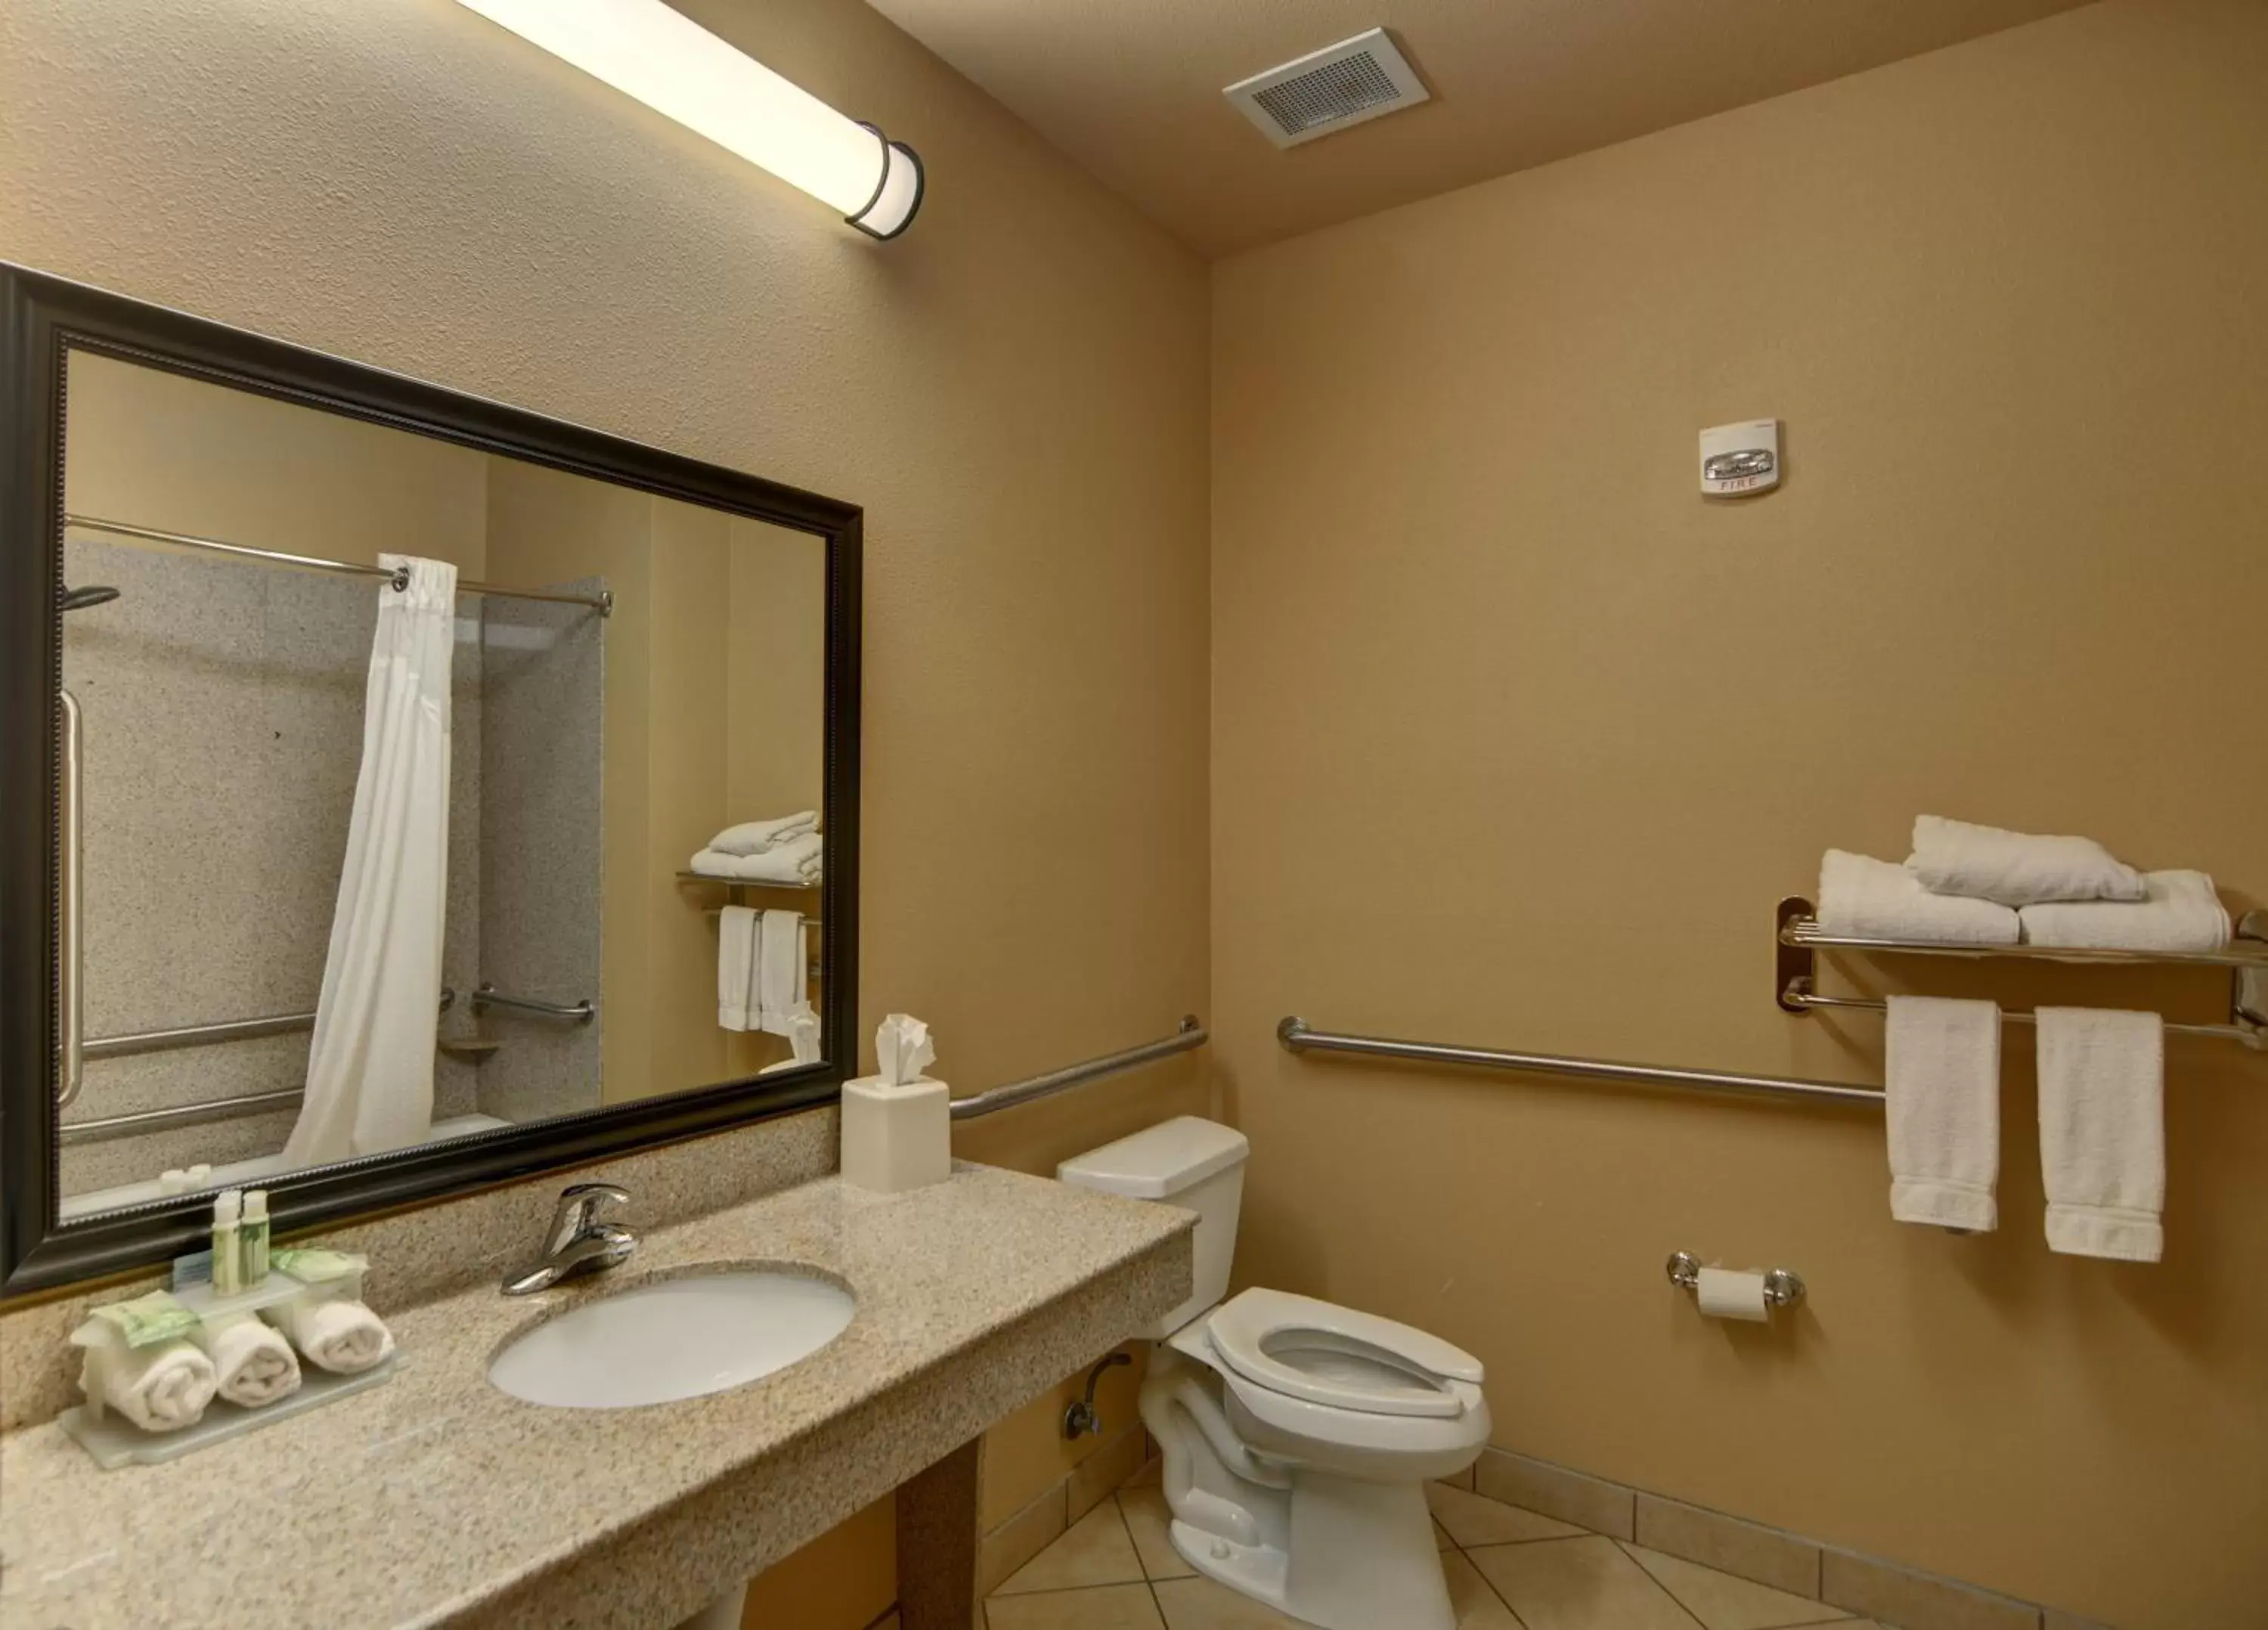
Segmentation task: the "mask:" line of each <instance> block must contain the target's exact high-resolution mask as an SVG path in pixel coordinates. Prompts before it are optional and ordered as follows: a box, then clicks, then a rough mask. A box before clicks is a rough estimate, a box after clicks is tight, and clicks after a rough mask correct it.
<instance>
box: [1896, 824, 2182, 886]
mask: <svg viewBox="0 0 2268 1630" xmlns="http://www.w3.org/2000/svg"><path fill="white" fill-rule="evenodd" d="M1906 866H1907V868H1908V869H1909V870H1911V872H1912V873H1913V874H1914V875H1915V876H1916V877H1918V878H1919V879H1921V883H1922V887H1923V888H1925V889H1928V890H1929V891H1930V892H1931V893H1932V894H1947V895H1965V896H1969V897H1970V898H1972V899H1977V900H1995V901H1998V902H1999V904H2002V905H2019V906H2021V905H2036V904H2040V903H2042V902H2043V901H2048V900H2139V899H2141V898H2142V897H2143V896H2142V874H2141V873H2139V872H2138V871H2136V870H2135V869H2134V868H2133V867H2131V866H2128V865H2125V864H2124V862H2122V861H2120V860H2119V859H2118V858H2117V856H2115V855H2113V854H2112V853H2111V852H2110V851H2109V850H2108V849H2105V848H2104V847H2103V846H2102V845H2101V844H2098V843H2096V842H2095V840H2094V839H2093V838H2091V837H2036V836H2035V835H2033V834H2032V833H2029V832H2008V831H2003V830H2001V829H2000V828H1999V827H1997V826H1975V825H1972V824H1970V822H1967V821H1948V820H1947V819H1946V818H1945V817H1944V816H1943V815H1919V816H1917V817H1916V818H1915V820H1914V829H1913V854H1912V856H1911V858H1910V859H1908V860H1907V861H1906Z"/></svg>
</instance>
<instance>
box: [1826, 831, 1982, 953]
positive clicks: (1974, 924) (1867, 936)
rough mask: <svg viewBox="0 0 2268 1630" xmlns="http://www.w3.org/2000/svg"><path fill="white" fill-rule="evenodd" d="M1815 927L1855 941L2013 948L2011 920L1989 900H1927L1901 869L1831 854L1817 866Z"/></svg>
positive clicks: (1937, 897)
mask: <svg viewBox="0 0 2268 1630" xmlns="http://www.w3.org/2000/svg"><path fill="white" fill-rule="evenodd" d="M1819 926H1820V927H1821V929H1823V931H1824V932H1826V933H1831V934H1841V935H1847V936H1849V937H1850V938H1852V939H1860V940H1936V941H1938V942H1940V943H1942V944H1948V945H2014V944H2015V943H2016V937H2017V925H2016V914H2015V912H2014V911H2010V910H2009V909H2008V908H2007V906H2005V905H1995V904H1992V901H1990V900H1970V899H1964V898H1962V896H1959V895H1944V894H1932V893H1931V892H1930V891H1929V890H1928V889H1925V888H1923V887H1922V886H1921V880H1920V879H1919V878H1918V877H1916V876H1915V875H1914V874H1912V873H1911V872H1910V871H1908V870H1907V869H1906V868H1905V867H1903V866H1897V865H1895V864H1893V863H1892V862H1890V861H1888V860H1877V859H1874V858H1872V857H1871V856H1868V855H1862V854H1851V853H1849V852H1846V851H1844V850H1841V849H1830V850H1829V851H1828V852H1827V855H1826V858H1825V859H1823V860H1821V861H1820V863H1819Z"/></svg>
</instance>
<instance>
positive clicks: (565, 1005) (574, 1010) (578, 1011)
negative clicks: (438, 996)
mask: <svg viewBox="0 0 2268 1630" xmlns="http://www.w3.org/2000/svg"><path fill="white" fill-rule="evenodd" d="M491 1007H509V1008H511V1009H512V1011H513V1012H515V1013H532V1014H538V1015H540V1016H541V1017H542V1018H546V1019H572V1020H573V1021H574V1022H576V1023H578V1024H588V1023H590V1022H591V1021H592V1020H593V1019H594V1018H596V1017H597V1016H598V1011H599V1010H598V1009H597V1008H595V1007H592V1006H591V999H590V998H589V997H587V996H586V997H585V998H583V999H582V1000H580V1001H578V1002H540V1001H537V1000H536V999H534V997H531V996H506V995H505V994H504V992H501V991H499V990H497V988H496V986H494V985H489V984H485V983H484V984H482V985H480V986H479V988H477V989H476V990H475V991H474V992H473V1011H474V1012H475V1013H484V1012H486V1011H487V1010H488V1009H489V1008H491Z"/></svg>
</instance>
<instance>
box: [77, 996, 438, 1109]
mask: <svg viewBox="0 0 2268 1630" xmlns="http://www.w3.org/2000/svg"><path fill="white" fill-rule="evenodd" d="M456 1003H457V993H456V992H454V991H453V990H452V989H450V988H449V987H448V986H447V985H443V986H442V987H441V1011H442V1012H443V1013H446V1012H448V1011H449V1009H450V1008H452V1007H455V1006H456ZM314 1028H315V1015H314V1014H311V1013H279V1014H269V1015H268V1016H266V1017H264V1018H259V1019H227V1020H224V1021H222V1022H220V1023H218V1024H185V1025H181V1026H180V1027H178V1028H176V1029H170V1030H136V1031H133V1032H131V1033H129V1034H128V1035H125V1036H97V1037H95V1038H94V1039H93V1040H92V1041H90V1042H88V1043H87V1044H85V1052H86V1056H87V1057H88V1058H129V1057H131V1056H132V1055H133V1054H136V1053H143V1052H166V1051H169V1050H171V1049H173V1048H175V1047H206V1046H211V1045H213V1044H217V1043H221V1042H248V1041H252V1040H254V1039H256V1038H258V1037H260V1036H286V1035H289V1034H290V1033H291V1031H293V1030H312V1029H314ZM87 1124H88V1125H92V1124H93V1123H92V1122H89V1123H87Z"/></svg>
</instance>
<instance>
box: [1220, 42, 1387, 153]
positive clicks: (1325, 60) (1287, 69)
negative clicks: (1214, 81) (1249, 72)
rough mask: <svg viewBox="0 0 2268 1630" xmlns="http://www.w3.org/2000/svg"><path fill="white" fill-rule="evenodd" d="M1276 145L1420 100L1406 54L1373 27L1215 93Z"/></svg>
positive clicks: (1292, 143)
mask: <svg viewBox="0 0 2268 1630" xmlns="http://www.w3.org/2000/svg"><path fill="white" fill-rule="evenodd" d="M1221 94H1222V95H1223V96H1226V98H1228V100H1230V102H1232V103H1233V104H1234V105H1235V107H1236V108H1237V110H1238V111H1239V112H1241V114H1243V115H1244V116H1245V117H1246V118H1248V119H1249V120H1251V121H1252V122H1253V123H1255V124H1256V125H1258V126H1259V127H1260V129H1261V132H1262V134H1263V135H1264V136H1267V137H1268V139H1269V140H1270V141H1271V142H1273V143H1275V144H1276V145H1277V146H1278V147H1296V146H1298V145H1299V144H1300V143H1301V142H1312V141H1314V139H1315V137H1317V136H1329V134H1330V133H1331V132H1332V131H1334V130H1344V129H1346V128H1347V127H1348V126H1349V125H1351V124H1360V123H1361V122H1363V121H1364V120H1366V119H1375V118H1377V117H1378V116H1379V114H1390V113H1392V112H1393V111H1394V110H1395V108H1397V107H1415V106H1416V105H1417V104H1418V103H1419V102H1422V101H1424V100H1426V97H1427V94H1428V92H1426V89H1425V85H1422V84H1420V83H1419V82H1418V75H1417V71H1416V70H1414V69H1412V68H1411V67H1410V63H1409V60H1408V59H1407V58H1406V57H1404V56H1403V55H1402V53H1401V52H1400V51H1398V50H1396V49H1395V46H1394V41H1392V40H1390V39H1388V38H1387V33H1386V30H1384V29H1383V28H1373V29H1372V30H1370V32H1369V33H1359V34H1357V35H1356V36H1355V37H1354V38H1353V39H1351V40H1342V41H1339V42H1338V43H1337V45H1334V46H1327V47H1325V48H1323V49H1322V50H1320V51H1311V52H1309V53H1308V54H1307V55H1305V56H1303V57H1301V58H1300V60H1299V61H1297V62H1295V63H1285V64H1284V65H1283V66H1282V67H1280V68H1271V69H1270V70H1268V71H1267V72H1266V73H1264V74H1255V75H1253V76H1252V77H1251V78H1249V79H1240V80H1238V81H1237V82H1236V83H1235V84H1234V85H1230V86H1229V87H1228V88H1227V89H1226V91H1223V92H1221Z"/></svg>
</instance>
